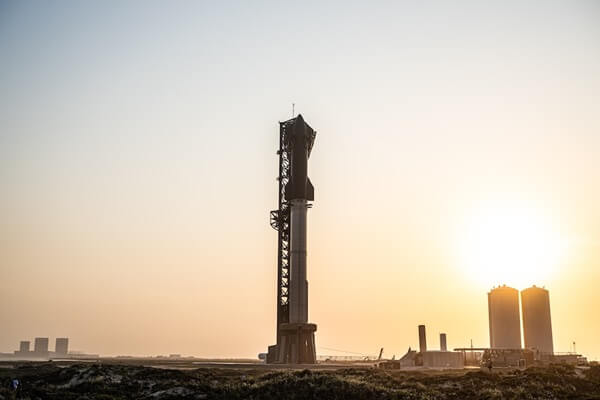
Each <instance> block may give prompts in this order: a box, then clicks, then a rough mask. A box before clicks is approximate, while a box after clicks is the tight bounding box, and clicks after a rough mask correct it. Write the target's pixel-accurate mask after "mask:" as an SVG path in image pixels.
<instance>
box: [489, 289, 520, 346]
mask: <svg viewBox="0 0 600 400" xmlns="http://www.w3.org/2000/svg"><path fill="white" fill-rule="evenodd" d="M488 311H489V322H490V347H491V348H493V349H520V348H521V318H520V315H519V291H518V290H517V289H513V288H511V287H508V286H506V285H503V286H498V287H496V288H493V289H492V290H491V291H490V292H489V293H488Z"/></svg>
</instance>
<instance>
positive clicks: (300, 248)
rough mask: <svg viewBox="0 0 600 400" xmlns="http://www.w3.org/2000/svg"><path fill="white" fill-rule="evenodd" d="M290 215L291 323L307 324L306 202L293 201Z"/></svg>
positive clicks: (302, 200)
mask: <svg viewBox="0 0 600 400" xmlns="http://www.w3.org/2000/svg"><path fill="white" fill-rule="evenodd" d="M290 213H291V222H290V322H291V323H307V322H308V281H307V280H306V214H307V202H306V200H304V199H298V200H292V201H291V210H290Z"/></svg>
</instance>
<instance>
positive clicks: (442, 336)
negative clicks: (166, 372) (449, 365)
mask: <svg viewBox="0 0 600 400" xmlns="http://www.w3.org/2000/svg"><path fill="white" fill-rule="evenodd" d="M440 350H441V351H448V346H447V344H446V334H445V333H440Z"/></svg>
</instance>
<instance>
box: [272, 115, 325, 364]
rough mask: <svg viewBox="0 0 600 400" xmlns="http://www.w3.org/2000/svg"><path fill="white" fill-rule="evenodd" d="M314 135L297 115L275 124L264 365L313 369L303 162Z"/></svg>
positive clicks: (308, 188)
mask: <svg viewBox="0 0 600 400" xmlns="http://www.w3.org/2000/svg"><path fill="white" fill-rule="evenodd" d="M315 136H316V132H315V131H314V130H313V129H312V128H311V127H310V126H309V125H308V124H307V123H306V122H304V119H303V118H302V116H301V115H298V116H297V117H295V118H292V119H290V120H287V121H285V122H280V123H279V150H278V151H277V154H278V155H279V177H278V182H279V208H278V209H277V210H274V211H271V226H272V227H273V228H274V229H275V230H277V232H278V240H277V343H276V344H275V345H272V346H269V350H268V353H267V363H282V364H315V363H316V362H317V357H316V347H315V331H316V330H317V325H316V324H312V323H309V322H308V281H307V280H306V254H307V252H306V248H307V246H306V243H307V228H306V227H307V211H308V209H309V208H310V207H311V204H310V203H309V201H312V200H314V188H313V185H312V183H311V182H310V179H309V178H308V158H309V157H310V153H311V150H312V147H313V144H314V140H315Z"/></svg>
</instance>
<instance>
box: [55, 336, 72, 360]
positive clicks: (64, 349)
mask: <svg viewBox="0 0 600 400" xmlns="http://www.w3.org/2000/svg"><path fill="white" fill-rule="evenodd" d="M54 352H55V353H56V356H66V355H67V354H68V353H69V338H56V345H55V346H54Z"/></svg>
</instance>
